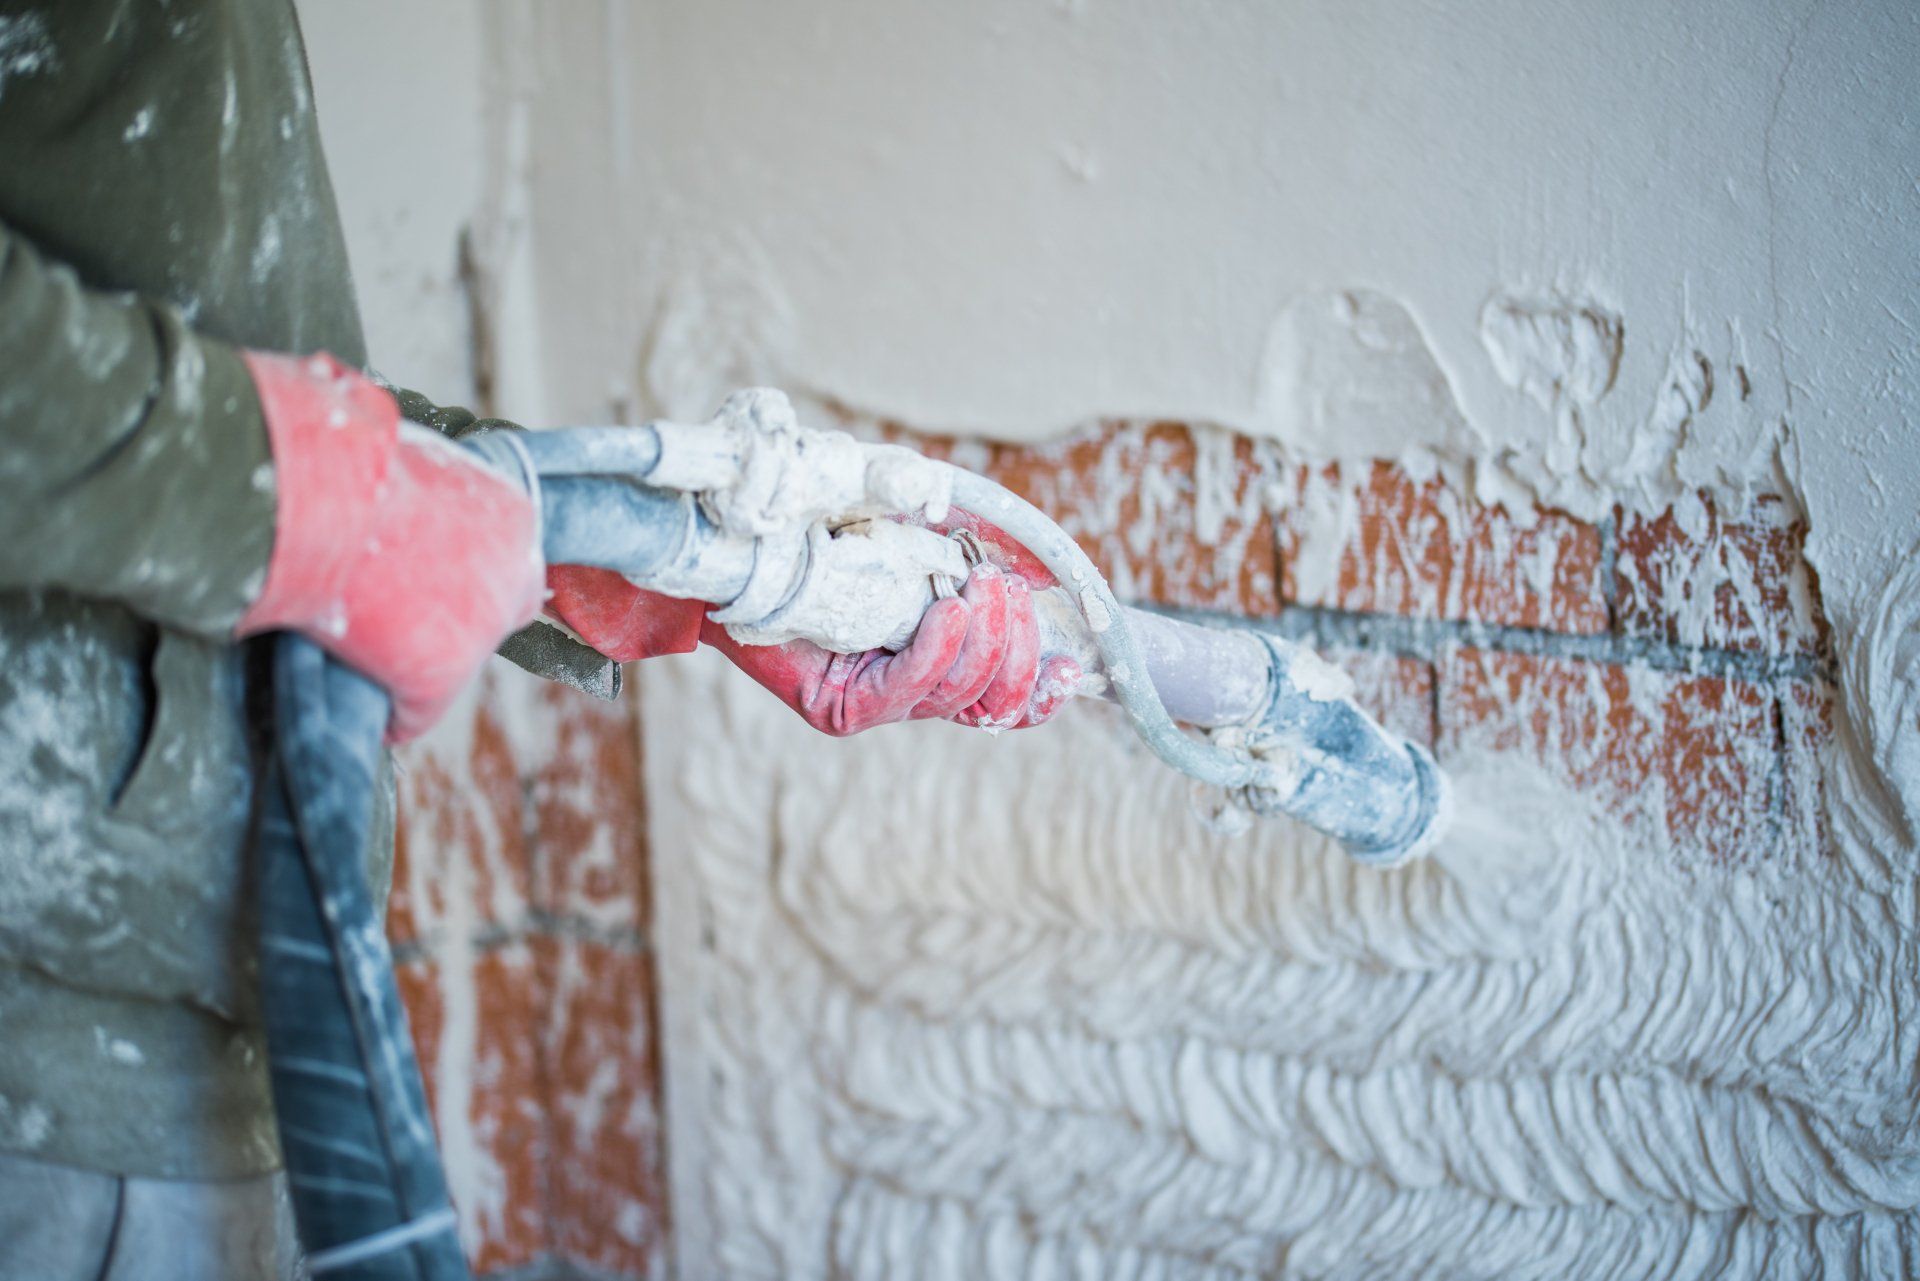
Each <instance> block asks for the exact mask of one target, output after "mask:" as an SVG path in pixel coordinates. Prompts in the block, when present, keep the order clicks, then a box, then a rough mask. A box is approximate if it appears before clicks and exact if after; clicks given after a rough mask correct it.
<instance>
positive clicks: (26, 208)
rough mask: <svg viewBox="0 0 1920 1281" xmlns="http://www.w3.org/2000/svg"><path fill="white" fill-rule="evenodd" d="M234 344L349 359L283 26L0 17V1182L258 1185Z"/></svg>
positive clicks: (252, 491) (246, 545)
mask: <svg viewBox="0 0 1920 1281" xmlns="http://www.w3.org/2000/svg"><path fill="white" fill-rule="evenodd" d="M240 346H244V347H253V348H265V349H272V350H281V351H292V352H308V351H314V350H321V349H324V350H328V351H331V352H333V353H334V354H335V355H337V356H339V357H340V358H341V359H343V360H346V361H349V362H352V363H354V364H363V363H364V361H365V352H364V349H363V341H362V336H361V329H360V320H359V316H358V313H357V310H356V304H355V301H354V293H353V286H352V282H351V279H350V276H349V273H348V267H347V259H346V250H345V245H344V242H343V239H342V236H341V230H340V226H339V222H338V218H337V215H336V212H335V208H334V201H333V192H332V188H331V184H330V182H329V179H328V176H327V170H326V165H325V162H324V160H323V158H322V155H321V148H320V138H319V133H318V130H317V127H316V123H315V119H314V111H313V101H312V93H311V87H310V82H309V78H308V74H307V68H306V64H305V52H304V49H303V46H302V44H301V40H300V36H299V32H298V28H297V24H296V20H295V17H294V13H293V9H292V5H291V0H171V3H166V4H162V3H155V2H154V0H57V2H56V0H40V2H38V3H23V2H21V0H0V1150H11V1151H16V1152H24V1153H32V1154H34V1155H37V1156H40V1157H43V1158H45V1159H48V1160H54V1161H61V1162H66V1163H71V1164H76V1165H83V1166H89V1167H93V1168H96V1169H106V1170H113V1171H118V1172H121V1173H129V1174H144V1175H156V1176H193V1177H229V1176H237V1175H243V1174H249V1173H254V1172H258V1171H262V1170H267V1169H271V1168H274V1167H275V1166H276V1165H277V1164H278V1161H279V1155H278V1150H277V1144H276V1142H275V1140H274V1137H273V1133H272V1124H271V1111H270V1103H269V1099H268V1094H267V1086H266V1078H265V1073H264V1064H263V1061H262V1059H263V1047H262V1039H261V1036H260V1033H259V1031H258V1028H257V1026H256V1023H255V1020H254V1019H253V1018H252V1017H251V1016H250V1014H249V1010H248V1003H249V998H250V995H251V991H252V987H253V979H252V973H251V965H252V947H251V925H250V923H249V922H248V921H247V920H246V919H245V914H244V908H243V905H244V904H245V902H246V895H245V894H244V892H243V888H244V881H245V877H246V858H245V847H246V828H247V820H248V813H249V809H250V806H251V792H252V782H253V778H254V776H255V768H254V763H253V753H252V750H251V747H250V744H249V731H248V728H247V726H248V724H249V719H248V717H247V715H246V710H245V703H246V701H247V698H248V682H247V679H246V668H247V664H248V655H247V652H246V650H245V649H244V648H242V647H236V646H234V645H232V644H230V643H229V641H228V639H227V638H228V636H229V635H230V633H231V630H232V628H233V625H234V623H235V620H236V619H237V618H238V617H239V615H240V613H241V611H242V609H243V608H244V607H245V605H246V604H247V602H248V601H249V600H250V599H251V597H252V596H253V595H254V594H255V593H256V592H257V591H258V589H259V586H260V583H261V580H262V575H263V573H264V571H265V566H266V562H267V555H268V552H269V550H270V546H271V541H272V529H273V515H274V478H273V471H272V467H271V464H270V461H269V456H268V449H267V439H266V435H265V432H264V429H263V426H262V423H261V421H260V416H259V408H258V404H257V402H256V400H255V397H254V393H253V389H252V384H251V383H250V382H249V380H248V378H247V376H246V373H245V372H244V370H243V368H242V366H241V363H240V361H239V359H238V357H237V355H236V347H240ZM377 828H378V830H380V831H381V832H383V833H387V834H389V835H390V831H391V822H390V821H385V822H381V823H379V824H377ZM372 858H373V862H374V865H375V870H376V877H377V880H379V881H381V882H384V880H385V876H386V872H387V868H388V864H389V850H388V848H387V847H386V846H385V844H384V843H383V848H382V849H380V850H377V851H373V852H372Z"/></svg>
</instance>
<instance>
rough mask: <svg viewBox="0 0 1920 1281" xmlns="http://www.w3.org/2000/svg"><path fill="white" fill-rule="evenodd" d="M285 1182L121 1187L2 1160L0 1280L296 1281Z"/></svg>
mask: <svg viewBox="0 0 1920 1281" xmlns="http://www.w3.org/2000/svg"><path fill="white" fill-rule="evenodd" d="M299 1258H300V1247H299V1243H298V1240H297V1238H296V1236H295V1233H294V1226H293V1204H292V1202H290V1201H289V1200H288V1199H287V1190H286V1179H285V1176H283V1175H279V1174H265V1175H261V1176H259V1177H257V1178H252V1179H234V1180H230V1181H225V1182H218V1183H213V1182H208V1183H197V1182H188V1181H185V1180H178V1181H176V1180H171V1179H137V1178H117V1177H115V1176H114V1175H111V1174H96V1173H94V1172H93V1171H91V1170H77V1169H74V1168H72V1167H71V1166H64V1165H51V1164H48V1163H47V1162H45V1161H34V1160H31V1159H29V1158H26V1157H20V1156H13V1155H10V1154H7V1153H0V1281H296V1279H297V1278H299V1277H301V1276H303V1275H304V1273H305V1270H304V1269H303V1268H301V1266H300V1262H299Z"/></svg>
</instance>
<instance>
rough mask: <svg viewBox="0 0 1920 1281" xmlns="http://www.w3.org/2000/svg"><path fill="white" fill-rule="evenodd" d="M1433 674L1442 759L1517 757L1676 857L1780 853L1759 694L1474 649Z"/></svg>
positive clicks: (1772, 748) (1736, 684) (1769, 732)
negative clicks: (1476, 754) (1472, 753)
mask: <svg viewBox="0 0 1920 1281" xmlns="http://www.w3.org/2000/svg"><path fill="white" fill-rule="evenodd" d="M1438 671H1439V678H1440V743H1441V751H1442V759H1443V761H1444V760H1446V759H1450V758H1452V757H1454V756H1456V755H1457V754H1458V753H1459V752H1460V751H1462V750H1464V749H1468V748H1491V749H1494V750H1498V751H1509V752H1519V753H1523V754H1525V755H1526V756H1527V757H1528V758H1529V759H1532V760H1535V761H1538V762H1541V763H1543V764H1544V765H1546V766H1547V767H1548V768H1549V769H1551V770H1554V771H1556V772H1558V773H1559V774H1560V775H1561V777H1563V778H1564V779H1565V780H1566V781H1567V782H1569V783H1570V784H1572V785H1573V786H1575V787H1577V788H1579V789H1580V790H1582V791H1584V792H1587V793H1589V794H1591V795H1593V796H1594V797H1596V798H1597V799H1598V800H1599V801H1600V802H1601V803H1602V804H1603V805H1604V806H1606V807H1607V808H1608V809H1609V810H1610V811H1611V812H1613V813H1614V814H1616V815H1618V816H1619V817H1620V818H1621V819H1623V820H1624V821H1626V822H1628V823H1630V824H1633V825H1634V826H1635V827H1637V828H1639V829H1640V830H1641V832H1642V834H1643V836H1644V838H1645V839H1649V840H1653V841H1655V842H1670V843H1671V846H1672V848H1673V849H1675V850H1676V851H1677V852H1680V853H1682V854H1683V855H1684V854H1689V853H1703V854H1705V855H1707V856H1709V857H1711V858H1713V859H1715V860H1718V861H1722V862H1739V861H1746V860H1749V859H1754V858H1766V857H1770V856H1772V855H1773V854H1774V853H1775V852H1776V851H1777V850H1778V848H1779V829H1778V823H1777V821H1776V819H1775V809H1774V805H1773V801H1774V797H1775V792H1776V789H1777V786H1778V778H1779V761H1778V740H1777V735H1776V725H1775V715H1776V711H1775V706H1774V700H1773V698H1772V696H1771V695H1770V694H1769V692H1768V691H1767V690H1766V689H1765V688H1763V687H1761V686H1758V685H1753V684H1750V683H1747V682H1744V681H1736V680H1731V679H1723V678H1720V677H1713V676H1687V675H1684V674H1678V673H1670V672H1659V671H1653V670H1651V669H1648V668H1644V667H1639V668H1627V667H1619V666H1613V665H1610V664H1601V663H1588V662H1583V661H1580V660H1577V659H1560V658H1543V657H1537V656H1532V655H1522V654H1510V653H1500V652H1495V651H1491V650H1480V649H1460V650H1456V651H1453V652H1451V653H1449V654H1447V655H1445V656H1443V658H1442V660H1441V662H1440V663H1439V665H1438Z"/></svg>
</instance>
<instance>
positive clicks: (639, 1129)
mask: <svg viewBox="0 0 1920 1281" xmlns="http://www.w3.org/2000/svg"><path fill="white" fill-rule="evenodd" d="M634 716H635V709H634V703H633V701H632V700H626V701H623V702H622V703H620V704H617V705H608V704H604V703H598V702H595V701H593V700H590V699H588V698H586V697H585V696H583V695H580V694H577V693H575V692H573V691H571V690H567V689H562V688H559V687H554V686H537V685H535V684H534V683H533V682H532V681H531V678H526V677H522V676H520V675H519V674H518V673H512V672H504V671H503V672H490V673H489V674H488V676H487V678H486V681H485V684H484V686H483V689H482V693H481V697H480V699H479V701H478V704H477V705H476V706H475V707H473V708H472V709H471V711H470V712H468V713H462V714H459V715H457V716H456V718H455V721H456V722H457V723H454V724H450V725H447V726H443V727H442V728H441V729H439V730H437V731H436V732H435V734H434V735H433V736H431V737H430V739H429V740H427V742H426V743H424V744H423V745H422V746H421V747H420V748H419V749H417V750H409V751H408V752H406V753H403V754H402V758H401V765H402V768H403V771H404V772H403V774H402V777H401V780H400V797H401V822H400V828H399V836H400V840H399V850H398V858H397V863H396V869H395V876H394V891H393V896H392V900H391V904H390V908H389V917H388V933H389V936H390V937H391V938H392V940H393V942H394V948H395V955H396V959H397V960H398V962H399V976H400V985H401V992H402V995H403V996H404V998H405V1000H406V1004H407V1007H408V1013H409V1015H410V1018H411V1020H412V1025H413V1031H414V1038H415V1041H416V1044H417V1047H418V1050H419V1054H420V1061H421V1065H422V1070H423V1073H424V1075H425V1077H426V1082H427V1088H428V1095H429V1102H430V1104H431V1105H432V1106H433V1108H434V1114H435V1117H436V1120H437V1121H438V1123H439V1128H440V1132H441V1142H442V1147H443V1150H444V1153H445V1156H446V1161H447V1165H448V1172H449V1182H450V1184H451V1186H452V1189H453V1191H454V1194H455V1200H456V1203H458V1205H459V1208H460V1211H461V1214H462V1218H463V1231H465V1232H466V1233H467V1234H468V1236H467V1239H468V1243H469V1253H470V1255H471V1256H472V1261H473V1264H474V1267H475V1270H476V1271H477V1272H478V1273H480V1274H482V1275H486V1276H501V1275H514V1276H528V1277H532V1276H539V1277H552V1278H562V1277H574V1276H588V1277H607V1278H622V1279H625V1278H652V1277H661V1276H664V1275H666V1255H665V1241H666V1224H667V1213H666V1195H665V1174H664V1169H665V1167H664V1152H663V1135H662V1133H661V1127H660V1079H661V1073H660V1064H659V1060H658V1051H657V1040H656V1035H655V1008H656V1006H655V992H654V979H653V955H652V952H651V950H650V947H649V944H648V936H647V931H648V927H649V923H650V905H649V895H648V879H647V864H646V844H645V841H646V833H645V814H644V809H643V805H642V801H641V795H640V761H639V737H638V734H637V733H636V726H635V721H634Z"/></svg>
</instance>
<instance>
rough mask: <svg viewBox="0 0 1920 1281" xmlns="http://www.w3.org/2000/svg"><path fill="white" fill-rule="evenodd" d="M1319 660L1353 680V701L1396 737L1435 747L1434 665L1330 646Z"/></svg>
mask: <svg viewBox="0 0 1920 1281" xmlns="http://www.w3.org/2000/svg"><path fill="white" fill-rule="evenodd" d="M1320 654H1321V657H1323V658H1325V659H1326V660H1327V661H1328V662H1330V663H1332V664H1334V665H1335V666H1337V667H1339V668H1340V669H1341V670H1342V671H1344V672H1346V673H1347V674H1348V675H1349V676H1351V677H1353V684H1354V701H1355V702H1357V703H1359V704H1360V706H1361V707H1362V708H1364V709H1365V710H1366V711H1367V713H1368V714H1369V715H1371V716H1372V717H1373V718H1374V719H1375V720H1377V721H1379V722H1380V723H1381V724H1382V725H1384V726H1386V727H1387V728H1388V729H1390V730H1392V731H1394V733H1396V734H1403V735H1405V736H1406V737H1408V738H1410V739H1412V740H1414V741H1415V742H1416V743H1420V744H1423V745H1424V746H1426V747H1429V748H1430V747H1432V746H1433V745H1434V740H1435V737H1436V736H1437V733H1438V726H1437V725H1436V724H1435V722H1434V705H1433V685H1434V678H1433V664H1432V663H1429V662H1428V661H1427V660H1426V659H1424V658H1403V657H1401V656H1400V655H1398V654H1389V653H1386V652H1384V651H1382V650H1376V649H1348V648H1346V647H1344V646H1338V645H1335V646H1330V647H1326V648H1323V649H1321V650H1320Z"/></svg>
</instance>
